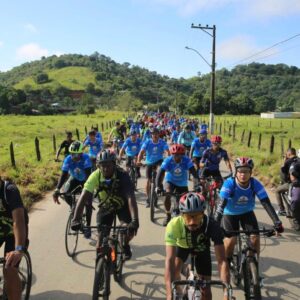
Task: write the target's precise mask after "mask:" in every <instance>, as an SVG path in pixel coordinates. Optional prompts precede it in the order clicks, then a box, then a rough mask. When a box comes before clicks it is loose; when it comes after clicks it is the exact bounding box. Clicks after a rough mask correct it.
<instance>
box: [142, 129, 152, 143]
mask: <svg viewBox="0 0 300 300" xmlns="http://www.w3.org/2000/svg"><path fill="white" fill-rule="evenodd" d="M149 139H151V132H150V129H146V131H145V132H144V135H143V142H145V141H147V140H149Z"/></svg>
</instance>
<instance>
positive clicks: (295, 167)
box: [289, 162, 300, 179]
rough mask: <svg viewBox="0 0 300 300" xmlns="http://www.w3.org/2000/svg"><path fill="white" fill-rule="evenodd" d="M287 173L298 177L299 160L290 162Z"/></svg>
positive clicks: (299, 173)
mask: <svg viewBox="0 0 300 300" xmlns="http://www.w3.org/2000/svg"><path fill="white" fill-rule="evenodd" d="M289 173H290V174H292V175H293V176H295V177H296V178H297V179H300V162H295V163H293V164H291V166H290V169H289Z"/></svg>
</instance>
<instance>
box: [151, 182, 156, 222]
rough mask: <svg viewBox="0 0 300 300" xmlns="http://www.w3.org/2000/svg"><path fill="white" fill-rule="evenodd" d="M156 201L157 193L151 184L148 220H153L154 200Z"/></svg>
mask: <svg viewBox="0 0 300 300" xmlns="http://www.w3.org/2000/svg"><path fill="white" fill-rule="evenodd" d="M156 201H157V195H156V192H155V185H154V184H153V183H152V184H151V191H150V220H151V222H154V213H155V204H156V203H155V202H156Z"/></svg>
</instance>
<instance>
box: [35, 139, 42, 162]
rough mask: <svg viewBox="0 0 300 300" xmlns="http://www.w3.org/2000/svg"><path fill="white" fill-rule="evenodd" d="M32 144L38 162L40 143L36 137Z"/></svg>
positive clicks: (39, 158)
mask: <svg viewBox="0 0 300 300" xmlns="http://www.w3.org/2000/svg"><path fill="white" fill-rule="evenodd" d="M34 144H35V152H36V158H37V160H38V161H40V160H41V152H40V141H39V139H38V138H37V137H36V138H35V140H34Z"/></svg>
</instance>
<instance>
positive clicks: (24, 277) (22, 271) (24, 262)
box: [18, 251, 32, 300]
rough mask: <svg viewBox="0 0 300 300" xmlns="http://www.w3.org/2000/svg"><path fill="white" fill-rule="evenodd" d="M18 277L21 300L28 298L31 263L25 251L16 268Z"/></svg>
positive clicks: (30, 282)
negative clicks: (19, 279) (20, 285)
mask: <svg viewBox="0 0 300 300" xmlns="http://www.w3.org/2000/svg"><path fill="white" fill-rule="evenodd" d="M18 274H19V277H20V278H21V283H22V297H21V299H22V300H28V299H29V297H30V291H31V284H32V264H31V258H30V254H29V253H28V252H27V251H25V252H24V254H23V257H22V259H21V262H20V264H19V269H18Z"/></svg>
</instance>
